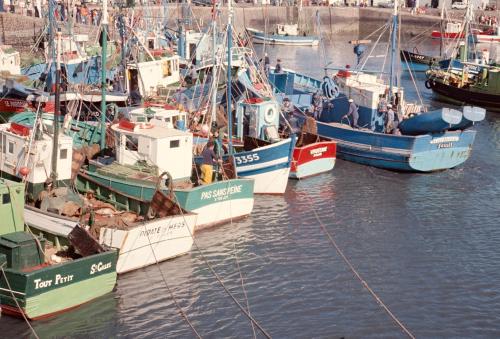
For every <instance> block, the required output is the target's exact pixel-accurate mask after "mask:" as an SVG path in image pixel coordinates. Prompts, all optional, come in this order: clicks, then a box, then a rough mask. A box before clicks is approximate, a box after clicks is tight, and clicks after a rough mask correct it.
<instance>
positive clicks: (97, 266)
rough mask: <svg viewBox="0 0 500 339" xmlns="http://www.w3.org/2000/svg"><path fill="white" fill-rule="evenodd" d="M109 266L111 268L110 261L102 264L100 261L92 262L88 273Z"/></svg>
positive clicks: (102, 269) (99, 270)
mask: <svg viewBox="0 0 500 339" xmlns="http://www.w3.org/2000/svg"><path fill="white" fill-rule="evenodd" d="M109 268H111V263H110V262H108V263H106V264H103V263H102V262H100V261H99V263H98V264H92V266H90V274H94V273H96V272H101V271H104V270H107V269H109Z"/></svg>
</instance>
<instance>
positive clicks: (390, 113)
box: [385, 104, 395, 134]
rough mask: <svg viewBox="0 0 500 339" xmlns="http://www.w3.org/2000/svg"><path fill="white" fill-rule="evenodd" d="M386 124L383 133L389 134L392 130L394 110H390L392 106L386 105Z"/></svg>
mask: <svg viewBox="0 0 500 339" xmlns="http://www.w3.org/2000/svg"><path fill="white" fill-rule="evenodd" d="M386 120H387V121H386V123H385V133H387V134H391V133H392V132H393V131H394V129H395V126H394V110H393V109H392V105H391V104H388V105H387V115H386Z"/></svg>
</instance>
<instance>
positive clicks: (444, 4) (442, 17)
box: [439, 0, 446, 58]
mask: <svg viewBox="0 0 500 339" xmlns="http://www.w3.org/2000/svg"><path fill="white" fill-rule="evenodd" d="M445 7H446V0H443V4H442V6H441V22H440V23H439V26H440V31H441V35H440V38H439V58H442V57H443V44H444V40H443V35H444V34H445V32H444V8H445Z"/></svg>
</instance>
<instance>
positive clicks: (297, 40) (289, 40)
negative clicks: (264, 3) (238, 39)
mask: <svg viewBox="0 0 500 339" xmlns="http://www.w3.org/2000/svg"><path fill="white" fill-rule="evenodd" d="M247 32H248V34H249V35H250V36H251V37H252V38H253V41H254V42H256V43H260V44H272V45H292V46H317V45H319V37H318V36H314V35H305V34H303V35H300V34H299V32H298V28H297V25H277V30H276V32H273V33H271V34H266V33H265V32H263V31H261V30H258V29H255V28H250V27H248V28H247Z"/></svg>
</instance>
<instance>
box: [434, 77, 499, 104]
mask: <svg viewBox="0 0 500 339" xmlns="http://www.w3.org/2000/svg"><path fill="white" fill-rule="evenodd" d="M483 69H484V71H483V72H482V73H481V76H479V77H477V78H472V77H470V76H469V75H468V74H467V72H466V71H465V72H463V74H462V75H456V74H454V73H452V72H449V71H446V70H433V71H429V72H428V73H427V80H426V83H425V84H426V87H428V88H430V89H432V91H433V92H434V93H435V94H437V95H439V96H440V97H442V98H445V99H446V100H448V101H452V102H455V103H458V104H464V103H468V104H473V105H478V106H481V107H485V108H488V109H489V110H492V111H498V110H499V105H498V103H499V102H500V68H498V67H484V68H483Z"/></svg>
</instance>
